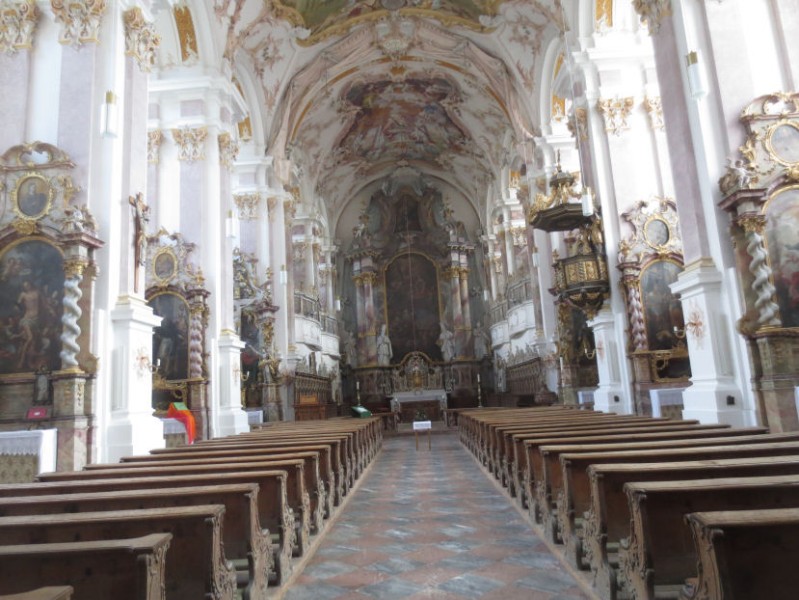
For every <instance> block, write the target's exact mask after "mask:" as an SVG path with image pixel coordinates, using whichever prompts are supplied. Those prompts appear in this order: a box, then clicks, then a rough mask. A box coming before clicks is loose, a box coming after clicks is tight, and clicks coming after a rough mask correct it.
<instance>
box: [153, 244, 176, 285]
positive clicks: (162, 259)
mask: <svg viewBox="0 0 799 600" xmlns="http://www.w3.org/2000/svg"><path fill="white" fill-rule="evenodd" d="M152 271H153V277H154V278H155V280H156V281H157V282H158V284H159V285H166V284H168V283H169V282H170V281H172V279H174V277H175V276H176V275H177V273H178V258H177V256H175V253H174V252H173V251H172V249H171V248H162V249H161V250H159V251H158V252H156V254H155V256H153V262H152Z"/></svg>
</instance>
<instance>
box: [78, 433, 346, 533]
mask: <svg viewBox="0 0 799 600" xmlns="http://www.w3.org/2000/svg"><path fill="white" fill-rule="evenodd" d="M189 447H191V446H189ZM228 448H229V449H228ZM287 452H288V453H292V452H316V453H318V454H319V474H320V477H321V483H322V485H323V487H322V489H321V490H316V492H312V493H311V499H312V500H313V498H314V493H315V494H316V496H317V497H319V498H321V506H322V509H323V511H324V514H323V517H324V518H326V519H327V518H330V516H331V515H332V512H333V505H334V497H335V495H336V489H335V488H336V475H335V472H334V470H333V462H332V454H333V446H332V444H314V445H311V444H304V443H280V444H279V445H275V446H272V447H263V448H259V449H254V448H251V447H247V446H237V445H230V446H227V447H226V449H224V450H210V449H209V450H204V449H203V448H196V449H195V450H194V451H192V452H163V453H158V454H149V455H142V456H123V457H122V458H121V459H120V460H121V462H122V464H125V465H128V464H132V463H136V464H156V463H158V464H166V463H168V462H170V461H175V460H181V459H192V460H198V459H207V460H209V461H217V462H221V461H225V460H227V461H229V462H241V461H242V460H250V461H253V460H263V458H264V457H266V456H275V455H280V454H286V453H287ZM86 468H98V465H87V467H86ZM309 483H310V482H308V481H306V485H308V484H309ZM309 489H312V488H309Z"/></svg>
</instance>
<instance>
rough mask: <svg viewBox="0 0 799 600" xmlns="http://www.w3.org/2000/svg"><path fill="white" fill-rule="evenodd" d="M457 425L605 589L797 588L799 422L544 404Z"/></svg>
mask: <svg viewBox="0 0 799 600" xmlns="http://www.w3.org/2000/svg"><path fill="white" fill-rule="evenodd" d="M459 433H460V436H461V441H462V443H463V444H464V445H465V446H466V447H467V448H468V449H469V450H470V451H471V452H472V453H473V454H474V455H475V457H476V458H477V459H478V460H479V461H480V462H481V463H482V464H483V465H484V466H485V467H486V469H487V470H488V471H489V472H490V473H492V474H493V475H494V476H495V477H496V478H497V479H498V480H499V481H500V482H501V483H502V484H503V485H504V486H506V487H507V488H508V492H509V494H510V495H511V496H513V497H516V499H517V500H518V501H519V502H520V504H521V505H522V506H523V507H524V508H526V509H527V510H528V511H529V515H530V518H531V520H532V521H533V522H535V523H536V524H538V525H539V527H540V529H541V530H542V533H543V534H544V535H545V536H546V537H547V538H548V540H549V541H550V542H553V543H555V544H561V545H562V550H563V553H564V556H565V557H566V559H567V560H568V561H569V562H570V563H571V564H572V565H574V566H575V567H577V568H579V569H582V570H586V571H589V572H590V574H591V581H592V583H593V586H594V588H595V591H596V592H597V594H598V595H599V596H600V597H602V598H603V599H606V600H617V599H619V600H621V599H625V598H635V599H647V600H655V599H676V598H681V599H682V600H699V599H701V600H706V599H712V600H715V599H722V598H723V599H724V600H730V599H746V600H749V599H756V598H768V599H769V600H780V599H783V598H784V599H788V598H791V599H793V598H795V597H797V592H796V585H797V584H798V583H799V573H796V574H794V573H795V572H796V569H795V568H794V569H791V568H790V565H791V564H796V562H797V560H799V538H797V537H796V533H797V531H798V530H799V432H793V433H779V434H771V433H769V432H768V430H767V429H765V428H762V427H750V428H735V429H733V428H731V427H729V426H726V425H702V424H699V423H698V422H696V421H678V420H670V419H655V418H650V417H636V416H627V415H613V414H605V413H597V412H594V411H590V410H582V409H579V408H571V407H563V406H553V407H535V408H526V409H490V410H486V409H482V410H480V409H475V410H471V411H463V412H461V413H460V414H459Z"/></svg>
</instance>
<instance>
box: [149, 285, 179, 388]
mask: <svg viewBox="0 0 799 600" xmlns="http://www.w3.org/2000/svg"><path fill="white" fill-rule="evenodd" d="M147 304H149V305H150V306H151V307H152V309H153V312H154V313H155V314H156V315H157V316H159V317H161V318H162V320H161V324H160V325H159V326H158V327H156V328H155V331H154V332H153V357H154V359H155V361H156V364H157V365H158V373H159V374H160V376H161V377H163V378H164V379H166V380H169V381H176V380H183V379H188V378H189V307H188V305H187V304H186V301H185V300H184V299H183V298H182V297H181V296H178V295H177V294H172V293H168V292H167V293H163V294H158V295H156V296H153V297H152V298H151V299H150V301H149V302H148V303H147Z"/></svg>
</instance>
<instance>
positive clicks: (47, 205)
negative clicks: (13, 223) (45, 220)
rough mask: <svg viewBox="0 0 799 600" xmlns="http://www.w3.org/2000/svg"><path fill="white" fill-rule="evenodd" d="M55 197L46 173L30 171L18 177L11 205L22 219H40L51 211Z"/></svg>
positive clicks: (12, 193)
mask: <svg viewBox="0 0 799 600" xmlns="http://www.w3.org/2000/svg"><path fill="white" fill-rule="evenodd" d="M54 197H55V190H54V189H53V186H52V185H51V184H50V181H49V180H48V179H47V178H46V177H45V176H44V175H41V174H39V173H35V172H28V173H25V174H24V175H23V176H22V177H20V178H19V179H17V183H16V185H15V186H14V189H13V191H12V192H11V205H12V207H13V209H14V212H15V213H16V214H17V216H18V217H19V218H20V219H24V220H26V221H38V220H39V219H41V218H42V217H44V216H46V215H47V214H48V213H49V212H50V209H51V208H52V206H53V198H54Z"/></svg>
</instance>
